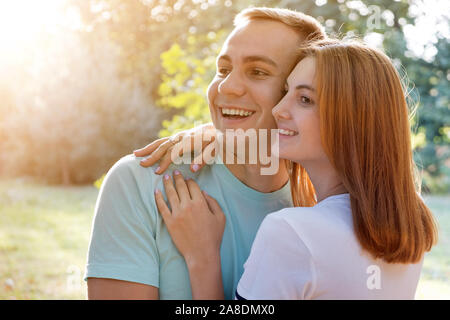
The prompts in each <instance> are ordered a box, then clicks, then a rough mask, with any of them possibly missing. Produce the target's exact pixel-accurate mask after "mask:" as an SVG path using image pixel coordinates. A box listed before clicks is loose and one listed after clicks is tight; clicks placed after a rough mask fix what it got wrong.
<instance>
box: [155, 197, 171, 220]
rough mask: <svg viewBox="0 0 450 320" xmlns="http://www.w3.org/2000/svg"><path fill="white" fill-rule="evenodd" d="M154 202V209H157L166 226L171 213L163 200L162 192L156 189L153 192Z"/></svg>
mask: <svg viewBox="0 0 450 320" xmlns="http://www.w3.org/2000/svg"><path fill="white" fill-rule="evenodd" d="M155 202H156V207H157V208H158V211H159V213H161V216H162V217H163V220H164V222H165V223H166V224H168V222H169V220H170V218H171V217H172V213H171V212H170V210H169V207H168V206H167V204H166V202H165V201H164V198H163V196H162V192H161V191H160V190H158V189H156V190H155Z"/></svg>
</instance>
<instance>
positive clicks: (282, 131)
mask: <svg viewBox="0 0 450 320" xmlns="http://www.w3.org/2000/svg"><path fill="white" fill-rule="evenodd" d="M278 131H279V132H280V133H281V134H284V135H286V136H295V135H296V134H297V132H295V131H292V130H286V129H278Z"/></svg>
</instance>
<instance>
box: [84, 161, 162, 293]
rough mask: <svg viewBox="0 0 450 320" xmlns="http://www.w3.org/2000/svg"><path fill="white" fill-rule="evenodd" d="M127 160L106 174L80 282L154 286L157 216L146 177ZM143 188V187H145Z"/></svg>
mask: <svg viewBox="0 0 450 320" xmlns="http://www.w3.org/2000/svg"><path fill="white" fill-rule="evenodd" d="M136 162H137V160H136V159H135V158H134V157H132V156H127V157H124V158H122V159H121V160H119V161H118V162H117V163H116V164H115V165H114V166H113V167H112V168H111V169H110V170H109V172H108V173H107V175H106V176H105V179H104V181H103V184H102V187H101V189H100V192H99V195H98V198H97V203H96V206H95V214H94V220H93V223H92V232H91V239H90V243H89V250H88V257H87V265H86V271H85V280H87V278H110V279H117V280H124V281H131V282H138V283H143V284H147V285H152V286H156V287H158V286H159V280H158V279H159V256H158V250H157V246H156V240H155V228H156V227H155V226H156V223H157V220H156V219H158V218H157V212H154V208H153V207H152V206H150V205H149V203H150V201H151V200H150V197H152V196H153V190H150V189H151V187H150V186H151V185H152V184H151V181H148V180H149V179H150V180H151V177H152V176H151V175H150V174H149V173H147V172H146V171H145V170H148V171H151V170H150V169H145V168H139V165H138V164H136ZM144 182H145V183H144Z"/></svg>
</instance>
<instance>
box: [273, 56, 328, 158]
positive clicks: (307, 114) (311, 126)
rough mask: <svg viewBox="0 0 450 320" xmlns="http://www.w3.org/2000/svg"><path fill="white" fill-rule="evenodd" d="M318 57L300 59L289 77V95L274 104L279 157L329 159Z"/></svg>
mask: <svg viewBox="0 0 450 320" xmlns="http://www.w3.org/2000/svg"><path fill="white" fill-rule="evenodd" d="M315 71H316V67H315V58H313V57H307V58H304V59H303V60H301V61H300V62H299V63H298V64H297V66H296V67H295V68H294V70H293V71H292V72H291V74H290V75H289V77H288V78H287V80H286V91H287V93H286V95H285V96H284V97H283V98H282V99H281V101H280V102H279V103H278V104H277V105H276V106H275V107H274V108H273V110H272V114H273V116H274V117H275V121H276V123H277V125H278V129H279V157H280V158H282V159H288V160H291V161H294V162H297V163H300V164H302V165H305V164H307V163H308V162H310V161H313V162H314V163H317V161H321V160H327V156H326V154H325V152H324V150H323V147H322V143H321V139H320V119H319V110H318V105H317V104H316V103H317V96H316V88H315Z"/></svg>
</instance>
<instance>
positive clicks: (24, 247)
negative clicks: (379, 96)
mask: <svg viewBox="0 0 450 320" xmlns="http://www.w3.org/2000/svg"><path fill="white" fill-rule="evenodd" d="M97 194H98V190H97V189H96V188H95V187H93V186H71V187H61V186H46V185H42V184H38V183H34V182H33V181H31V180H28V179H14V180H0V299H1V300H3V299H85V298H86V284H85V282H84V281H83V279H82V278H83V273H84V266H85V263H86V251H87V246H88V242H89V235H90V231H91V223H92V216H93V212H94V206H95V200H96V197H97ZM425 201H426V203H427V204H428V205H429V206H430V208H431V209H432V211H433V213H434V214H435V216H436V219H437V221H438V223H439V227H440V238H439V243H438V245H437V246H436V247H434V248H433V250H432V251H431V252H430V253H428V254H427V255H426V258H425V261H424V267H423V271H422V276H421V279H420V281H419V286H418V290H417V294H416V298H417V299H450V196H426V197H425Z"/></svg>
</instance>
